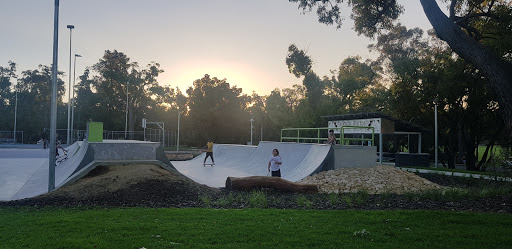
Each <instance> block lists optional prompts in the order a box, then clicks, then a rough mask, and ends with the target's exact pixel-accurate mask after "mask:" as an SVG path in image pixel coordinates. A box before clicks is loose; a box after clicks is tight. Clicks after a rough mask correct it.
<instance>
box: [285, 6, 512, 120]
mask: <svg viewBox="0 0 512 249" xmlns="http://www.w3.org/2000/svg"><path fill="white" fill-rule="evenodd" d="M289 2H298V3H299V8H300V9H302V10H304V11H311V10H312V9H313V8H315V7H317V15H318V20H319V22H321V23H324V24H328V25H331V24H337V27H338V28H339V27H340V25H341V24H342V20H343V18H342V16H341V14H340V7H339V5H340V4H341V3H343V2H344V1H343V0H289ZM347 2H348V5H349V6H350V7H352V14H351V18H352V19H354V21H355V30H356V32H357V33H358V34H364V35H366V36H368V37H374V36H375V35H377V34H379V33H381V32H382V31H383V30H387V29H389V28H391V27H393V26H394V25H393V23H394V21H395V20H396V19H397V18H398V16H399V15H400V14H401V13H402V12H403V8H402V7H401V6H400V5H399V4H398V3H397V1H396V0H389V1H382V0H352V1H347ZM420 3H421V5H422V7H423V10H424V12H425V14H426V16H427V18H428V19H429V21H430V23H431V24H432V26H433V27H434V29H435V31H436V34H437V36H438V37H439V38H440V39H441V40H443V41H445V42H446V43H447V44H448V45H449V46H450V48H451V49H452V50H453V51H454V52H455V53H457V54H458V55H459V56H460V57H462V58H464V59H465V60H467V61H469V62H471V63H472V64H473V65H474V66H475V67H476V68H477V69H478V70H479V71H480V72H481V73H482V75H483V76H484V77H485V78H486V79H487V80H489V82H490V87H491V89H492V90H493V93H494V94H495V95H496V96H497V100H498V102H499V106H500V109H501V110H502V112H503V116H504V119H505V122H506V126H507V127H508V128H509V129H510V128H512V83H511V82H512V64H511V63H510V57H511V56H510V49H508V50H507V49H502V50H501V51H502V52H505V53H504V54H496V53H495V52H496V51H497V50H494V51H492V50H490V49H489V47H486V46H484V45H489V44H488V43H486V42H484V41H483V40H485V39H487V37H486V36H485V35H483V34H482V33H483V32H482V31H481V29H479V28H486V27H488V26H486V25H482V26H480V27H475V26H472V25H474V24H482V23H491V24H489V25H490V26H492V27H494V28H498V29H499V30H500V31H501V32H497V33H495V35H494V36H493V37H492V39H495V40H503V41H507V38H510V33H511V32H510V31H511V29H512V25H510V24H511V22H512V20H511V14H512V9H511V8H510V2H509V1H503V0H501V1H500V0H496V1H482V0H451V1H450V16H449V17H448V16H446V15H445V14H444V13H443V12H442V11H441V9H440V8H439V6H438V4H437V2H436V1H435V0H420ZM499 35H501V36H500V37H498V36H499ZM508 41H510V39H508ZM506 43H507V44H510V42H506Z"/></svg>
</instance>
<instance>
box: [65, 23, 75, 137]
mask: <svg viewBox="0 0 512 249" xmlns="http://www.w3.org/2000/svg"><path fill="white" fill-rule="evenodd" d="M67 28H68V29H69V71H68V72H69V80H68V86H69V88H68V129H67V131H66V135H67V136H66V144H70V140H69V138H70V129H69V127H70V126H71V33H72V31H73V29H74V28H75V26H73V25H68V26H67Z"/></svg>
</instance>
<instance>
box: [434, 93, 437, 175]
mask: <svg viewBox="0 0 512 249" xmlns="http://www.w3.org/2000/svg"><path fill="white" fill-rule="evenodd" d="M434 133H435V138H434V141H435V142H434V143H435V145H434V147H435V154H434V155H435V156H434V158H435V159H434V160H435V163H434V167H436V168H437V99H435V100H434Z"/></svg>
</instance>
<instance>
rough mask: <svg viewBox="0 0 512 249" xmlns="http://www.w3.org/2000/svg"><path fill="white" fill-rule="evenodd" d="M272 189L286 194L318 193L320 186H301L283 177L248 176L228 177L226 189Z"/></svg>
mask: <svg viewBox="0 0 512 249" xmlns="http://www.w3.org/2000/svg"><path fill="white" fill-rule="evenodd" d="M263 188H270V189H275V190H279V191H284V192H297V193H316V192H318V186H317V185H316V184H299V183H294V182H290V181H287V180H285V179H282V178H281V177H269V176H248V177H231V176H230V177H228V178H227V179H226V189H228V190H252V189H263Z"/></svg>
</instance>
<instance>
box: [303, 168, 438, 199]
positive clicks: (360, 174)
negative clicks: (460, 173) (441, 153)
mask: <svg viewBox="0 0 512 249" xmlns="http://www.w3.org/2000/svg"><path fill="white" fill-rule="evenodd" d="M299 183H307V184H317V185H318V188H319V191H320V193H355V192H358V191H361V190H364V191H367V192H368V193H369V194H382V193H395V194H402V193H406V192H419V191H424V190H433V189H441V188H442V187H441V186H440V185H438V184H435V183H432V182H431V181H429V180H427V179H425V178H422V177H419V176H417V175H415V174H413V173H410V172H406V171H403V170H400V169H397V168H395V167H392V166H385V165H378V166H376V167H373V168H345V169H336V170H329V171H322V172H320V173H318V174H315V175H312V176H308V177H306V178H304V179H303V180H301V181H299Z"/></svg>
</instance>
